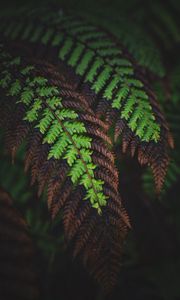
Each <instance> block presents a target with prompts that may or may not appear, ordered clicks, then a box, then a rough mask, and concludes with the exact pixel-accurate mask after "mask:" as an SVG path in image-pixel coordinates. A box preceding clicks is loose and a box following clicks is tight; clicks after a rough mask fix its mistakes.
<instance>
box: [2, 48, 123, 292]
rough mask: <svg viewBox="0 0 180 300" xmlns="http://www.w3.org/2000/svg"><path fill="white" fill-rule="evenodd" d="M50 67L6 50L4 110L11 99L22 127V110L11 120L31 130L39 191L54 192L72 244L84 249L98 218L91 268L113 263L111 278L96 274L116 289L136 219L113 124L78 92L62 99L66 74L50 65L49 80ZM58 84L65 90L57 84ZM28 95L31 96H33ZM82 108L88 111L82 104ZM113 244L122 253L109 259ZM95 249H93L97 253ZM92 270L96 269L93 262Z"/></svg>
mask: <svg viewBox="0 0 180 300" xmlns="http://www.w3.org/2000/svg"><path fill="white" fill-rule="evenodd" d="M44 68H45V64H44ZM44 68H42V65H41V64H40V65H39V64H38V62H37V63H36V64H35V62H34V64H33V63H29V62H28V63H27V62H26V61H25V60H24V59H22V58H20V57H18V58H17V57H15V58H14V57H13V56H9V54H7V51H6V50H5V49H4V48H3V47H2V48H1V71H2V72H1V74H2V75H1V79H2V78H3V72H4V70H5V71H6V72H7V73H8V74H9V80H8V82H7V84H6V86H4V85H3V84H2V82H1V85H0V88H1V91H2V95H3V96H2V102H1V103H2V104H1V107H2V108H3V103H4V101H6V102H8V107H9V110H10V107H11V105H12V103H14V105H15V107H17V108H20V110H21V111H24V114H23V115H21V116H19V118H18V122H17V120H16V119H14V121H15V122H13V115H14V111H11V115H10V114H9V118H8V119H11V120H12V121H11V122H12V125H13V130H12V131H14V130H15V132H16V131H17V132H18V128H19V127H18V128H17V126H19V124H20V125H21V124H23V125H24V126H27V127H28V128H30V130H29V131H26V140H27V143H28V149H27V154H26V159H25V165H26V169H28V168H29V167H30V168H31V173H32V181H33V183H34V182H35V181H37V182H38V183H39V189H40V190H39V193H41V192H42V191H43V190H44V188H45V186H47V187H48V192H47V193H48V207H49V210H50V212H51V215H52V217H53V218H54V217H55V216H56V215H57V214H58V212H59V210H60V209H61V208H64V227H65V234H66V237H67V240H70V241H72V243H73V244H74V246H75V247H76V244H77V242H78V241H79V234H80V232H81V231H83V228H84V226H85V223H86V221H87V220H88V223H89V226H91V218H95V219H96V225H97V227H96V228H95V231H96V234H95V233H94V232H93V233H92V234H91V235H90V236H89V240H86V238H85V236H82V235H81V238H82V239H83V240H84V249H82V252H81V253H82V254H83V257H87V261H88V262H90V261H92V262H94V264H96V262H97V259H98V261H99V260H103V261H104V260H105V261H106V264H107V269H108V270H109V272H106V274H104V273H103V271H101V270H100V269H99V270H94V271H93V274H94V276H95V277H97V278H98V279H99V281H100V282H101V284H103V285H104V287H105V288H108V287H111V286H112V285H113V284H114V283H115V277H116V275H117V272H116V274H115V273H114V272H113V271H116V268H117V264H119V258H120V256H121V252H120V251H119V249H120V247H121V246H122V242H123V240H124V237H125V235H126V231H127V227H129V220H128V217H127V214H126V212H125V210H124V208H123V207H122V203H121V198H120V195H119V192H118V173H117V171H116V167H115V164H114V155H113V153H112V150H111V140H110V138H109V137H108V136H107V135H106V132H105V129H106V128H107V126H106V124H104V122H103V121H101V120H99V119H98V118H97V117H95V115H94V114H93V113H92V111H91V110H90V109H89V108H87V105H84V102H83V101H82V100H81V99H82V97H81V96H80V97H78V93H77V92H76V93H75V94H74V95H73V89H72V90H70V91H69V92H68V90H67V93H65V92H62V93H61V91H66V89H65V88H64V87H63V82H62V86H61V76H60V75H59V76H58V72H57V71H56V68H55V67H54V68H53V67H52V68H49V67H48V66H47V69H46V76H44V71H43V70H44ZM48 71H49V74H48ZM47 74H48V76H47ZM47 78H48V79H49V78H50V80H48V79H47ZM54 81H55V82H58V83H59V84H58V85H56V86H55V85H54V84H53V82H54ZM17 86H18V88H17ZM12 87H13V89H12ZM24 91H26V92H27V91H28V96H27V94H24ZM77 102H79V104H80V106H77V105H75V104H76V103H77ZM66 104H67V105H66ZM2 111H3V109H2ZM11 128H12V127H11ZM23 132H24V131H23ZM16 139H17V142H16V145H19V144H20V142H21V137H19V138H18V135H17V136H16ZM10 144H13V141H12V142H11V143H10ZM10 148H12V147H11V146H10ZM76 194H77V196H76V199H74V195H76ZM72 199H73V200H74V201H75V203H76V205H77V210H75V211H74V215H73V216H74V217H73V218H72V207H71V205H70V204H71V203H72ZM74 205H75V204H74ZM87 216H88V217H87ZM70 223H71V224H70ZM72 224H73V225H72ZM72 226H73V227H74V229H73V230H74V231H73V233H72ZM105 228H106V230H105ZM97 234H98V235H100V236H101V243H102V247H101V248H98V247H97V245H98V244H96V242H97V243H98V240H96V238H97ZM114 238H116V240H113V239H114ZM107 245H108V246H107ZM110 245H112V247H113V249H114V250H113V249H112V251H114V254H115V255H113V254H112V255H110V256H108V257H107V256H106V255H105V252H104V249H105V248H108V249H109V247H110ZM90 248H91V249H92V251H89V250H90ZM105 261H104V262H105ZM87 265H88V266H89V263H87ZM111 265H112V272H111V271H110V270H111ZM90 266H91V267H92V268H95V265H91V263H90ZM100 267H101V266H99V268H100ZM109 268H110V269H109ZM99 272H100V274H99ZM109 277H110V279H109Z"/></svg>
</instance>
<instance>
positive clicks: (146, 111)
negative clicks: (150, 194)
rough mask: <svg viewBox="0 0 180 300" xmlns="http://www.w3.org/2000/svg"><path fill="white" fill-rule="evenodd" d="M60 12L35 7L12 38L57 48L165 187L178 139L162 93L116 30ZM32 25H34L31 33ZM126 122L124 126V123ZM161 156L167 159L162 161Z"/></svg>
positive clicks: (54, 51) (69, 69) (84, 90)
mask: <svg viewBox="0 0 180 300" xmlns="http://www.w3.org/2000/svg"><path fill="white" fill-rule="evenodd" d="M44 12H45V11H44ZM60 12H61V13H60V14H58V13H54V12H51V13H49V11H48V16H47V14H46V13H44V14H43V16H42V15H41V13H40V11H36V12H33V14H30V16H29V17H28V16H27V26H25V27H24V21H23V18H22V17H21V18H20V20H19V21H18V24H19V26H18V29H17V28H16V30H15V29H9V30H8V28H7V32H6V33H5V35H6V38H8V40H11V41H21V42H22V41H23V42H24V43H25V44H29V43H30V44H31V45H32V46H33V47H34V49H35V52H38V48H39V44H41V48H43V49H44V50H45V49H46V56H47V55H48V53H49V54H50V53H51V55H49V56H48V59H50V60H52V57H53V59H56V61H59V63H60V64H63V66H67V73H69V77H70V78H71V80H72V81H73V82H74V85H75V84H76V88H77V91H79V90H80V91H81V93H82V94H83V95H84V96H86V95H87V94H89V93H90V94H91V95H93V96H92V98H91V103H90V106H91V107H92V108H95V109H96V111H97V113H98V117H102V118H106V121H108V123H109V125H114V128H115V131H114V132H115V137H116V138H117V137H118V136H119V134H120V132H121V134H122V138H123V141H126V142H125V145H124V144H123V149H124V150H128V149H129V148H130V149H131V145H132V149H131V153H132V154H134V153H135V152H137V154H138V153H140V154H138V160H139V161H140V162H141V163H142V162H143V163H146V164H150V165H151V167H152V170H153V173H154V174H158V176H159V177H161V178H160V182H161V184H160V183H159V182H157V190H160V189H161V185H162V182H163V180H164V175H165V173H166V168H167V165H168V153H167V152H168V148H169V141H170V140H172V139H170V133H169V128H168V125H167V123H166V121H165V119H164V117H163V115H162V113H161V110H160V108H159V106H158V104H157V99H156V96H155V95H154V93H153V91H152V89H151V88H150V87H149V85H148V84H147V82H145V81H144V76H143V75H142V72H141V69H140V68H139V67H138V66H137V64H136V62H134V60H133V59H132V57H131V56H130V55H129V53H128V51H127V50H126V49H125V48H124V47H123V46H122V45H121V44H120V42H118V41H117V40H116V39H115V38H114V37H112V36H111V35H110V34H108V33H107V32H105V31H103V30H101V29H99V28H98V27H96V26H95V25H92V24H90V23H88V22H86V21H84V20H82V19H81V18H77V17H74V16H73V15H70V14H69V15H68V14H67V15H65V14H64V12H62V11H60ZM21 19H22V21H21ZM10 23H11V24H14V26H15V24H16V23H17V21H16V20H14V21H13V19H12V20H11V22H10ZM11 24H9V26H8V27H9V28H10V27H11ZM28 24H29V25H28ZM33 24H34V25H33ZM36 24H38V25H37V26H36ZM49 24H51V25H50V28H48V29H47V25H48V26H49ZM30 25H31V30H30V31H28V32H27V28H28V26H30ZM39 26H42V27H43V28H44V30H43V31H42V32H41V34H38V35H36V36H37V39H36V40H34V39H33V41H31V37H32V35H34V34H36V33H37V31H38V32H39ZM25 33H26V34H25ZM97 36H98V37H99V39H98V40H97ZM40 56H42V51H41V54H40ZM112 116H113V117H112ZM122 122H123V124H124V125H123V130H122V127H121V126H120V127H119V124H120V123H122ZM130 136H131V137H130ZM136 149H137V151H136ZM159 155H160V156H161V157H160V159H161V163H159V162H158V160H159ZM151 157H153V159H152V158H151ZM155 179H156V175H155Z"/></svg>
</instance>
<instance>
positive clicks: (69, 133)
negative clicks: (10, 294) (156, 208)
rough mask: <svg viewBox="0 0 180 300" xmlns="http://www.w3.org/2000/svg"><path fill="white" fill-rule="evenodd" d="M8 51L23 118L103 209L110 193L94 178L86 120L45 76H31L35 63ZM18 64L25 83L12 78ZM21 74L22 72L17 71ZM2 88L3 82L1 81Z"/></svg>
mask: <svg viewBox="0 0 180 300" xmlns="http://www.w3.org/2000/svg"><path fill="white" fill-rule="evenodd" d="M4 54H5V53H4V52H3V50H2V49H1V59H2V58H3V61H2V62H1V63H2V66H4V68H5V70H6V71H7V72H8V75H9V81H8V86H6V88H7V95H9V96H18V99H20V100H18V101H17V103H23V104H25V107H26V115H25V117H24V120H25V121H27V122H29V123H33V126H34V127H36V128H39V130H40V132H41V133H42V134H43V135H44V139H43V143H48V144H49V145H50V150H49V154H48V159H51V158H55V159H57V160H60V159H65V160H66V161H67V163H68V165H69V166H70V170H69V173H68V176H70V178H71V180H72V182H73V184H74V185H77V184H82V185H83V186H84V187H85V189H86V190H87V194H86V196H85V200H89V201H90V203H91V205H92V207H94V208H95V209H97V211H98V213H101V207H102V206H106V204H107V202H106V200H107V197H106V196H105V195H104V194H103V184H104V183H103V181H101V180H98V179H96V178H95V175H94V169H96V165H95V164H94V163H93V162H92V151H91V142H92V138H91V137H89V136H88V135H87V131H86V127H85V125H84V124H83V122H80V121H76V118H77V117H78V115H77V113H76V112H75V111H74V110H73V109H67V108H64V107H63V103H62V99H61V98H60V97H58V94H59V91H58V88H57V87H55V86H50V85H49V84H48V83H47V80H46V79H45V78H43V77H35V78H33V77H32V74H31V72H32V70H33V66H32V68H31V67H28V68H27V67H26V68H25V69H24V68H23V67H22V66H21V61H20V59H18V60H14V59H13V58H12V59H9V56H7V58H8V59H7V60H4V57H5V55H4ZM15 64H17V66H18V72H19V73H18V74H22V76H23V80H24V85H23V86H22V85H21V83H20V80H19V79H15V81H13V80H11V79H10V78H11V75H12V74H11V72H12V68H11V67H12V65H13V66H14V65H15ZM17 76H19V75H17ZM1 88H4V82H2V81H1Z"/></svg>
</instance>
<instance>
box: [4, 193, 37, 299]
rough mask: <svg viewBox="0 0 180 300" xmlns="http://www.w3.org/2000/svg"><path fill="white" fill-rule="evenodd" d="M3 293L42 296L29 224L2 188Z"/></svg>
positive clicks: (17, 295) (35, 297)
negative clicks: (28, 228)
mask: <svg viewBox="0 0 180 300" xmlns="http://www.w3.org/2000/svg"><path fill="white" fill-rule="evenodd" d="M0 218H1V222H0V243H1V247H0V268H1V272H0V277H1V285H0V297H1V299H2V300H3V299H4V300H7V299H12V298H16V299H27V300H31V299H34V300H35V299H39V296H40V291H39V287H38V276H37V270H36V261H35V248H34V246H33V243H32V240H31V238H30V235H29V234H28V230H27V225H26V223H25V221H24V220H23V218H22V217H21V216H20V215H19V213H18V212H17V211H16V209H15V208H14V207H13V205H12V199H11V197H10V196H9V195H8V194H7V193H6V192H5V191H4V190H3V189H1V188H0Z"/></svg>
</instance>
